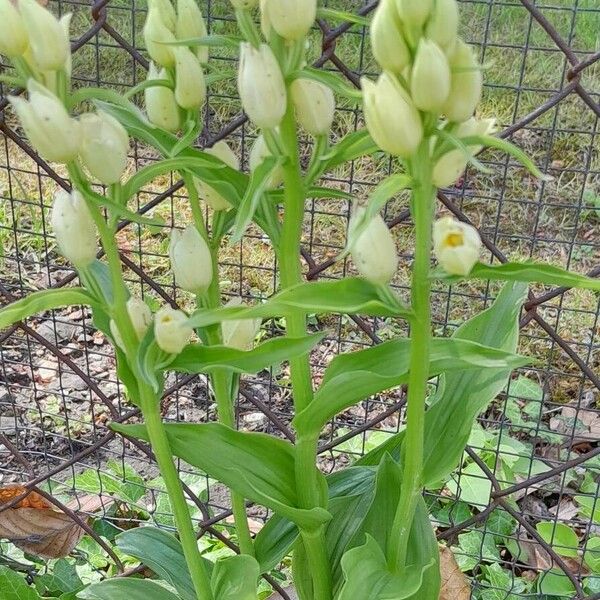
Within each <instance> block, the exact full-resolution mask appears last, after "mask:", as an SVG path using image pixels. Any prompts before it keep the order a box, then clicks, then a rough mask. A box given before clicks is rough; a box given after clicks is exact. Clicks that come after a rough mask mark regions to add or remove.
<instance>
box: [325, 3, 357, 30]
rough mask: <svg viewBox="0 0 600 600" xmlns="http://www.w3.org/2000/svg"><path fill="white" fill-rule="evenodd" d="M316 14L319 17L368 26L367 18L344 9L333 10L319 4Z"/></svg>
mask: <svg viewBox="0 0 600 600" xmlns="http://www.w3.org/2000/svg"><path fill="white" fill-rule="evenodd" d="M317 16H318V17H320V18H321V19H331V20H333V21H347V22H348V23H355V24H356V25H363V26H365V27H368V26H369V19H367V17H362V16H361V15H356V14H354V13H351V12H348V11H345V10H335V9H333V8H326V7H324V6H321V7H319V9H318V10H317Z"/></svg>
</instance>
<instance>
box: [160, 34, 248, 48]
mask: <svg viewBox="0 0 600 600" xmlns="http://www.w3.org/2000/svg"><path fill="white" fill-rule="evenodd" d="M242 41H243V39H242V38H240V37H236V36H233V35H204V36H202V37H197V38H186V39H184V40H176V41H175V42H162V43H163V44H164V45H165V46H190V47H192V48H194V47H196V46H208V47H210V48H235V49H238V48H239V46H240V42H242Z"/></svg>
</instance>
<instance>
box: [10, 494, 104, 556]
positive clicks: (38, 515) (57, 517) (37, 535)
mask: <svg viewBox="0 0 600 600" xmlns="http://www.w3.org/2000/svg"><path fill="white" fill-rule="evenodd" d="M26 491H27V488H25V487H24V486H22V485H18V484H17V485H11V486H7V487H4V488H0V508H1V505H2V504H6V503H7V502H10V501H11V500H12V499H14V498H16V497H17V496H21V495H22V494H24V493H25V492H26ZM110 502H111V500H108V499H106V498H101V497H99V496H92V495H90V496H84V497H82V498H75V499H73V500H71V501H70V502H69V504H68V505H66V506H67V508H70V509H71V510H74V511H75V510H80V511H82V512H95V511H97V510H99V509H100V508H102V507H103V506H106V505H107V504H109V503H110ZM81 516H82V518H83V519H86V518H87V517H86V515H81ZM84 533H85V532H84V530H83V529H82V528H81V527H80V526H79V524H78V523H76V522H75V521H73V519H72V518H71V517H70V516H69V515H67V514H66V513H64V512H62V511H60V510H57V509H56V508H54V507H53V506H52V504H51V503H50V502H49V501H48V500H46V499H45V498H44V497H43V496H41V495H40V494H38V493H37V492H35V491H32V492H30V493H29V494H27V496H25V497H24V498H23V499H22V500H20V501H19V502H18V503H17V504H16V505H15V506H13V507H11V508H7V509H5V510H3V511H1V512H0V539H3V538H5V539H7V540H9V541H11V542H12V543H13V544H14V545H15V546H17V548H21V550H24V551H25V552H29V553H30V554H35V555H36V556H40V557H41V558H61V557H64V556H68V555H69V554H70V553H71V552H72V551H73V549H74V548H75V546H76V545H77V543H78V542H79V540H80V539H81V537H82V536H83V534H84Z"/></svg>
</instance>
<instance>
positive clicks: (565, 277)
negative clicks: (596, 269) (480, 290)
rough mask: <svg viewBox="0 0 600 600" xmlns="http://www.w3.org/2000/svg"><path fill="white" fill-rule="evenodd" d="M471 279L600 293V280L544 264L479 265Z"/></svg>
mask: <svg viewBox="0 0 600 600" xmlns="http://www.w3.org/2000/svg"><path fill="white" fill-rule="evenodd" d="M469 278H471V279H472V278H477V279H487V280H492V281H522V282H525V283H529V282H535V283H544V284H546V285H558V286H565V287H571V288H581V289H585V290H594V291H600V279H593V278H591V277H586V276H585V275H580V274H578V273H572V272H570V271H565V270H564V269H561V268H560V267H554V266H552V265H544V264H542V263H533V262H531V263H512V262H511V263H504V264H502V265H485V264H483V263H477V264H476V265H475V266H474V267H473V270H472V271H471V273H470V275H469Z"/></svg>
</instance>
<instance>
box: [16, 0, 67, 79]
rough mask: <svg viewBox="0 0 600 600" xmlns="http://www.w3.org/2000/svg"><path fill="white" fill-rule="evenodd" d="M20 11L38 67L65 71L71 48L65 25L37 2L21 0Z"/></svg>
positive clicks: (34, 0) (46, 69)
mask: <svg viewBox="0 0 600 600" xmlns="http://www.w3.org/2000/svg"><path fill="white" fill-rule="evenodd" d="M19 9H20V11H21V15H22V17H23V23H24V25H25V29H26V30H27V34H28V35H29V45H30V48H31V54H32V56H33V60H34V62H35V64H36V66H37V67H38V68H39V69H40V70H41V71H59V70H60V69H64V68H65V65H66V64H67V59H68V57H69V54H70V53H71V48H70V45H69V36H68V34H65V29H64V27H63V25H61V23H60V21H59V20H58V19H57V18H56V17H55V16H54V15H53V14H52V13H51V12H50V11H49V10H47V9H45V8H43V7H42V6H40V4H38V2H36V0H19Z"/></svg>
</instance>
